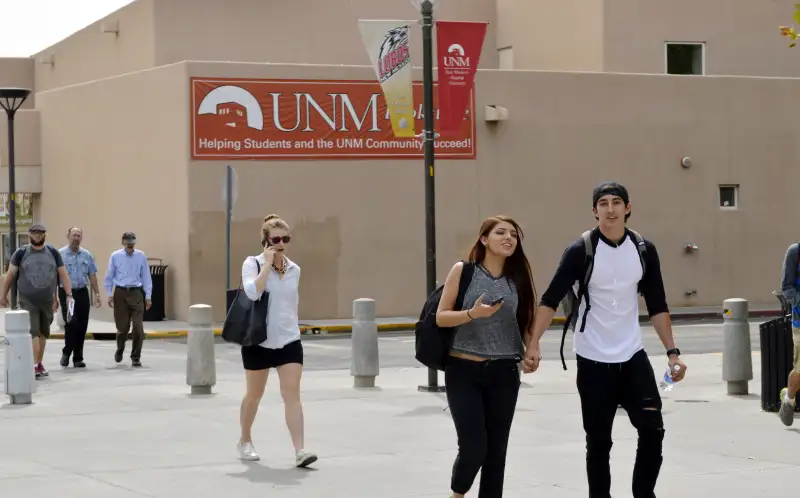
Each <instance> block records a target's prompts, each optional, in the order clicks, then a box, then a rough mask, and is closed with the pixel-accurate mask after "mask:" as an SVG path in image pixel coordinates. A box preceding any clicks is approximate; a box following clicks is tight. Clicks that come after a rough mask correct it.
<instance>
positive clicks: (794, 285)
mask: <svg viewBox="0 0 800 498" xmlns="http://www.w3.org/2000/svg"><path fill="white" fill-rule="evenodd" d="M798 252H800V244H798V243H797V242H795V243H794V244H792V245H790V246H789V248H788V249H787V250H786V256H785V257H784V258H783V271H782V272H781V274H782V275H783V276H782V278H781V293H782V294H783V297H784V298H785V299H786V301H788V303H789V305H790V306H791V307H792V339H793V343H794V355H793V362H792V371H791V372H789V378H788V380H787V381H786V387H784V388H783V389H781V392H780V398H781V408H780V410H779V411H778V418H780V420H781V422H783V425H787V426H789V425H792V424H793V423H794V408H795V396H797V391H798V390H800V292H799V291H800V258H799V257H798Z"/></svg>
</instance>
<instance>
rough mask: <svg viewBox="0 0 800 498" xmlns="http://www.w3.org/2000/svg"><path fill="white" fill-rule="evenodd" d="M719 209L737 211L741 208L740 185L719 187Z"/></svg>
mask: <svg viewBox="0 0 800 498" xmlns="http://www.w3.org/2000/svg"><path fill="white" fill-rule="evenodd" d="M719 207H720V209H737V208H738V207H739V186H738V185H720V186H719Z"/></svg>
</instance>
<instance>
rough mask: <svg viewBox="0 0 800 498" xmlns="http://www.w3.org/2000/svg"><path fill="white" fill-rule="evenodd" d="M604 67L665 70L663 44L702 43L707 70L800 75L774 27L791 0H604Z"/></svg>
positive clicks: (782, 21) (783, 20)
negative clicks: (754, 0) (763, 0)
mask: <svg viewBox="0 0 800 498" xmlns="http://www.w3.org/2000/svg"><path fill="white" fill-rule="evenodd" d="M604 3H605V16H604V21H605V29H604V32H605V49H604V58H605V70H606V71H613V72H630V73H664V72H665V56H664V42H667V41H670V42H705V43H706V71H707V74H726V75H751V76H800V64H798V57H800V54H798V52H797V49H794V50H789V49H788V48H787V45H788V41H787V40H786V39H785V38H783V37H781V36H780V35H779V34H778V27H779V26H783V25H791V24H792V23H793V20H792V14H793V13H794V4H795V3H797V2H796V1H795V0H772V1H769V2H753V1H751V0H704V1H702V2H697V1H693V0H671V1H669V2H665V1H663V0H604Z"/></svg>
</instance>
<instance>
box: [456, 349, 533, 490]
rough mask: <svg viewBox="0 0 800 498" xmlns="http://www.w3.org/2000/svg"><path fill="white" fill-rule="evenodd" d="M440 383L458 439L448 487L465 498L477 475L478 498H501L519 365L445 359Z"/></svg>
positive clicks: (490, 361)
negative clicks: (478, 485)
mask: <svg viewBox="0 0 800 498" xmlns="http://www.w3.org/2000/svg"><path fill="white" fill-rule="evenodd" d="M444 377H445V385H446V386H447V404H448V405H449V406H450V414H451V415H452V416H453V422H454V424H455V427H456V434H457V435H458V456H457V457H456V461H455V463H454V464H453V476H452V479H451V483H450V487H451V489H452V491H453V492H454V493H460V494H466V493H467V492H468V491H469V490H470V488H472V484H473V482H474V481H475V477H476V476H477V475H478V471H479V470H480V471H481V482H480V490H479V491H478V498H501V497H502V496H503V481H504V479H505V468H506V451H507V449H508V435H509V433H510V432H511V422H512V421H513V420H514V410H515V409H516V406H517V396H518V395H519V386H520V374H519V369H518V368H517V362H516V361H514V360H489V361H483V362H478V361H470V360H464V359H461V358H454V357H449V358H448V363H447V366H446V367H445V372H444Z"/></svg>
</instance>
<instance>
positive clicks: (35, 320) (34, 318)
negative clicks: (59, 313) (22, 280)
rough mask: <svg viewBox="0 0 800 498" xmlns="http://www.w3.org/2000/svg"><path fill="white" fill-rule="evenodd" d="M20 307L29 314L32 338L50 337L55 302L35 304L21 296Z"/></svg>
mask: <svg viewBox="0 0 800 498" xmlns="http://www.w3.org/2000/svg"><path fill="white" fill-rule="evenodd" d="M19 307H20V309H23V310H25V311H27V312H28V317H29V319H30V323H31V336H32V337H44V338H49V337H50V325H52V323H53V301H47V302H44V303H39V304H34V303H32V302H30V301H28V300H27V299H25V298H24V297H22V296H19Z"/></svg>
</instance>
